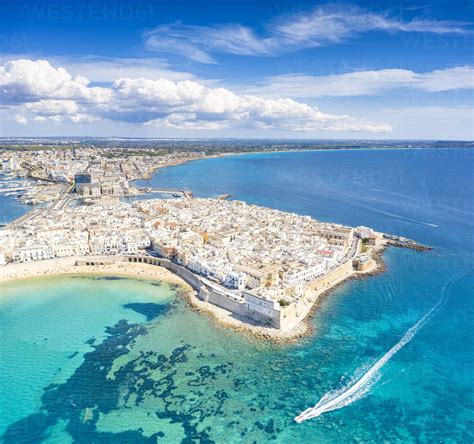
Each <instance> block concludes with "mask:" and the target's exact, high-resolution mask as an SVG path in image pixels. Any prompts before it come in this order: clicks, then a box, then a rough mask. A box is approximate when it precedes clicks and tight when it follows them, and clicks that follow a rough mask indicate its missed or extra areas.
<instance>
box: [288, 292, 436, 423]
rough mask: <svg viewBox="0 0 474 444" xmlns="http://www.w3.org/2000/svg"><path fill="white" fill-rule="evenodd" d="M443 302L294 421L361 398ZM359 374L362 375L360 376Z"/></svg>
mask: <svg viewBox="0 0 474 444" xmlns="http://www.w3.org/2000/svg"><path fill="white" fill-rule="evenodd" d="M443 302H444V298H441V299H440V301H439V302H438V303H436V305H435V306H434V307H433V308H432V309H431V310H430V311H428V312H427V313H426V314H425V315H424V316H423V317H422V318H421V319H420V320H419V321H418V322H417V323H416V324H415V325H413V326H412V327H410V328H409V329H408V330H407V332H406V333H405V334H404V335H403V337H402V338H401V339H400V341H398V342H397V343H396V344H395V345H394V346H393V347H392V348H391V349H390V350H389V351H388V352H387V353H385V354H384V355H383V356H382V357H381V358H380V359H379V360H378V361H376V362H375V363H374V364H373V365H372V366H371V367H370V368H369V369H368V370H366V371H365V372H364V369H359V370H358V371H357V372H356V374H355V375H354V376H353V377H352V378H351V380H350V381H349V383H348V384H346V385H345V386H343V387H342V388H340V389H338V390H332V391H329V392H328V393H326V394H325V395H324V396H323V397H322V398H321V399H320V400H319V402H318V403H317V404H316V405H315V406H314V407H310V408H308V409H306V410H305V411H303V412H301V413H300V414H299V415H298V416H296V417H295V421H296V422H297V423H301V422H303V421H307V420H308V419H312V418H317V417H318V416H320V415H322V414H323V413H326V412H330V411H332V410H337V409H341V408H343V407H346V406H348V405H349V404H352V403H353V402H355V401H357V400H359V399H361V398H363V397H364V396H365V395H366V394H367V393H368V392H369V391H370V389H371V388H372V386H373V385H374V384H375V383H376V382H377V381H378V379H379V378H380V370H381V368H382V367H383V366H384V365H385V364H386V363H387V362H388V361H389V360H390V359H391V358H392V357H393V356H394V355H395V354H396V353H397V352H398V351H400V350H401V349H402V348H403V347H404V346H405V345H406V344H408V343H409V342H410V341H411V340H412V339H413V338H414V337H415V335H416V334H417V332H418V331H419V330H420V329H421V328H423V326H424V325H425V324H426V323H427V322H428V321H429V320H430V319H431V318H432V317H433V316H434V315H435V313H436V312H437V311H438V310H439V308H440V307H441V305H442V304H443ZM361 374H362V376H360V375H361Z"/></svg>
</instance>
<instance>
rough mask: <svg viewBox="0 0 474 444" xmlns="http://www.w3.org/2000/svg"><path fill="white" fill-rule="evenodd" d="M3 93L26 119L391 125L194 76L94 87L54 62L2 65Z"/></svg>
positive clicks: (207, 125) (381, 128)
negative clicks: (213, 85)
mask: <svg viewBox="0 0 474 444" xmlns="http://www.w3.org/2000/svg"><path fill="white" fill-rule="evenodd" d="M0 94H1V97H2V99H3V100H2V101H3V103H4V104H5V105H4V108H5V107H6V108H7V109H8V110H9V112H11V113H12V114H14V115H15V116H16V117H15V120H16V121H17V122H19V123H26V121H28V120H32V121H34V122H47V121H52V122H55V123H63V122H73V123H89V122H94V121H97V120H100V119H107V120H112V121H119V122H132V123H136V124H145V125H147V126H161V127H167V128H177V129H223V128H260V129H268V130H271V129H280V130H285V131H314V130H322V131H350V132H358V131H364V132H371V133H377V132H388V131H391V127H390V126H389V125H387V124H385V123H381V122H372V121H367V120H363V119H356V118H353V117H351V116H348V115H334V114H326V113H323V112H321V111H320V110H319V109H318V108H316V107H313V106H310V105H307V104H305V103H301V102H298V101H295V100H293V99H290V98H271V99H265V98H262V97H259V96H256V95H252V94H243V95H239V94H236V93H234V92H232V91H230V90H228V89H226V88H209V87H208V86H205V85H203V84H201V83H199V82H196V81H192V80H181V81H172V80H168V79H156V80H152V79H145V78H129V77H127V78H119V79H117V80H116V81H115V82H113V83H112V84H111V85H110V87H100V88H99V87H93V86H90V82H89V80H88V79H87V78H85V77H83V76H80V75H77V76H76V77H72V76H71V75H70V74H69V73H68V71H67V70H65V69H64V68H55V67H53V66H51V64H50V63H49V62H48V61H46V60H37V61H33V60H14V61H9V62H7V63H5V64H4V65H3V66H0Z"/></svg>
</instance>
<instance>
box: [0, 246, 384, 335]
mask: <svg viewBox="0 0 474 444" xmlns="http://www.w3.org/2000/svg"><path fill="white" fill-rule="evenodd" d="M383 251H384V250H382V251H380V252H378V254H377V260H376V261H375V265H374V267H373V268H372V269H370V270H367V271H365V272H356V271H354V272H353V273H351V274H349V275H348V276H344V277H343V278H341V279H340V280H338V281H337V282H335V283H334V284H333V285H331V287H329V288H326V289H323V290H320V291H317V292H313V294H311V297H310V299H309V300H308V301H307V303H306V304H305V306H304V307H303V312H302V315H301V316H299V317H298V321H297V322H296V323H295V324H294V325H293V326H292V327H291V328H290V329H288V330H278V329H276V328H272V327H263V326H260V325H258V324H257V323H256V322H253V321H251V320H249V319H248V318H243V317H239V316H236V315H235V314H234V313H232V312H230V311H228V310H226V309H223V308H221V307H218V306H216V305H213V304H211V303H209V302H205V301H203V300H201V299H199V298H198V297H197V293H196V291H195V290H194V289H193V288H192V287H191V286H190V285H189V284H188V283H186V282H185V281H184V280H183V279H181V278H180V277H179V276H177V275H176V274H174V273H172V272H171V271H169V270H167V269H166V268H164V267H161V266H157V265H149V264H145V263H130V262H120V261H119V262H114V261H113V260H111V259H113V257H105V258H103V259H104V260H105V261H107V260H108V261H110V262H109V263H104V265H77V262H78V260H81V259H82V260H84V259H85V258H84V257H66V258H60V259H48V260H43V261H35V262H28V263H10V264H7V265H4V266H2V267H0V284H1V283H3V282H9V281H18V280H22V279H30V278H41V277H48V276H77V275H83V276H94V275H95V276H120V277H126V278H130V279H145V280H152V281H161V282H167V283H169V284H174V285H178V286H179V287H180V291H178V293H179V296H180V297H182V298H183V299H184V300H185V301H186V302H187V303H188V304H189V305H190V307H191V308H192V309H193V310H195V311H196V312H198V313H200V314H201V313H205V314H206V315H207V316H209V318H210V319H211V320H212V321H213V322H215V324H216V325H218V326H219V327H222V328H231V329H232V330H234V331H237V332H239V333H242V334H244V335H246V336H248V337H250V338H253V339H263V340H268V341H271V342H273V343H276V344H289V343H294V342H296V341H298V340H299V339H302V338H305V337H309V336H311V335H312V334H313V333H314V330H315V328H314V325H313V324H312V323H311V322H310V319H311V317H312V316H314V314H315V312H316V310H317V308H318V307H319V305H320V303H321V302H322V300H323V298H325V297H327V296H328V295H329V294H330V293H331V292H332V291H333V290H335V289H336V288H338V287H339V286H340V285H342V284H344V283H345V282H346V281H349V280H352V279H363V278H366V277H370V276H373V275H375V274H380V273H382V272H383V271H384V270H385V264H384V261H383V259H382V253H383ZM86 259H87V257H86ZM88 259H90V260H92V258H91V257H88Z"/></svg>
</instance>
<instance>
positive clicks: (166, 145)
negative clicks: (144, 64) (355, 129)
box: [0, 136, 474, 154]
mask: <svg viewBox="0 0 474 444" xmlns="http://www.w3.org/2000/svg"><path fill="white" fill-rule="evenodd" d="M71 146H73V147H76V148H80V147H86V148H91V147H95V148H104V149H107V148H125V149H134V148H140V149H157V150H160V151H164V152H173V151H176V150H182V151H186V150H193V151H194V150H196V149H199V150H201V151H204V152H206V154H216V153H227V152H229V153H236V152H242V153H249V152H265V151H292V150H325V149H390V148H391V149H410V148H412V149H420V148H473V147H474V141H472V140H471V141H453V140H364V139H360V140H358V139H353V140H347V139H343V140H338V139H330V140H323V139H305V140H299V139H217V138H216V139H177V138H176V139H166V138H162V139H161V138H157V139H154V138H153V139H148V138H122V137H74V136H71V137H21V138H19V137H2V138H0V149H35V150H38V149H54V148H56V149H57V148H60V147H68V148H69V147H71Z"/></svg>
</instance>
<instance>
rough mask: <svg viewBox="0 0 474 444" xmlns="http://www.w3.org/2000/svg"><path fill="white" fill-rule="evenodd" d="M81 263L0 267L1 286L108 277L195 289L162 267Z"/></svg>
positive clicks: (57, 261) (56, 261) (67, 261)
mask: <svg viewBox="0 0 474 444" xmlns="http://www.w3.org/2000/svg"><path fill="white" fill-rule="evenodd" d="M78 259H79V258H75V257H67V258H61V259H49V260H44V261H37V262H28V263H21V264H7V265H4V266H2V267H0V283H2V282H7V281H16V280H19V279H27V278H35V277H47V276H61V275H109V276H123V277H129V278H132V279H146V280H156V281H163V282H168V283H170V284H176V285H179V286H181V287H183V289H184V290H187V291H192V288H191V287H190V286H189V285H188V284H187V283H186V282H185V281H183V280H182V279H181V278H180V277H178V276H176V275H175V274H173V273H171V272H170V271H168V270H167V269H166V268H163V267H157V266H155V265H148V264H135V263H128V262H114V263H109V264H104V265H94V266H90V265H89V266H86V265H76V261H77V260H78Z"/></svg>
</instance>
